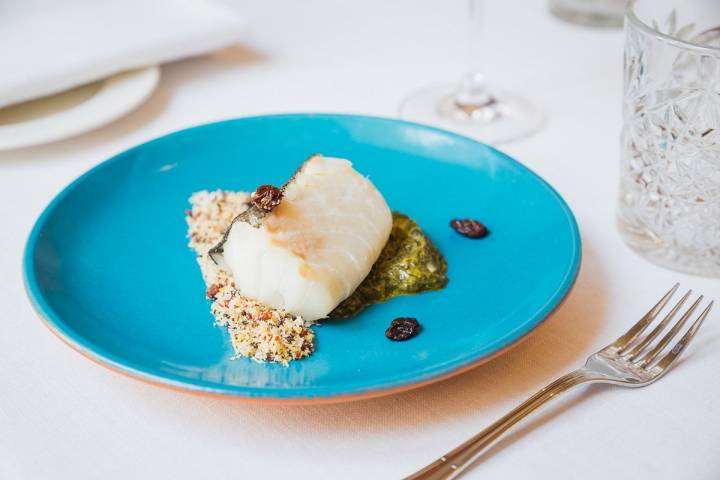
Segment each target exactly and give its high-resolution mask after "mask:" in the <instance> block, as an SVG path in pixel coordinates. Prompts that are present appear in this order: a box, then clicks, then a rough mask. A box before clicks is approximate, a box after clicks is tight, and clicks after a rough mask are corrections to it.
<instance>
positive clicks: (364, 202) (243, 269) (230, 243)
mask: <svg viewBox="0 0 720 480" xmlns="http://www.w3.org/2000/svg"><path fill="white" fill-rule="evenodd" d="M229 228H230V231H229V232H228V234H227V237H226V239H225V242H224V244H223V245H222V256H223V258H222V262H223V264H224V266H225V267H226V268H227V269H229V270H230V271H231V272H232V274H233V276H234V278H235V282H236V285H237V287H238V289H239V290H240V292H242V294H243V295H246V296H248V297H251V298H255V299H256V300H259V301H260V302H263V303H265V304H267V305H268V306H270V307H273V308H279V309H284V310H286V311H288V312H291V313H294V314H296V315H300V316H302V317H303V319H305V320H306V321H314V320H318V319H321V318H325V317H326V316H327V315H328V314H329V313H330V312H331V311H332V310H333V309H334V308H335V307H336V306H337V305H338V304H339V303H340V302H341V301H343V300H344V299H345V298H347V297H348V296H350V294H352V293H353V292H354V291H355V289H356V288H357V287H358V285H360V283H361V282H362V281H363V279H364V278H365V277H366V276H367V274H368V273H369V272H370V269H371V268H372V265H373V264H374V263H375V261H376V260H377V259H378V257H379V255H380V252H381V251H382V249H383V247H384V246H385V243H386V242H387V240H388V238H389V236H390V231H391V229H392V214H391V212H390V209H389V208H388V205H387V203H386V202H385V199H384V198H383V196H382V195H381V194H380V192H379V191H378V190H377V189H376V188H375V186H374V185H373V184H372V182H370V180H369V179H367V178H366V177H364V176H363V175H361V174H360V173H358V172H357V171H356V170H355V169H354V168H353V167H352V163H350V162H349V161H348V160H344V159H338V158H330V157H323V156H321V155H315V156H313V157H311V158H310V159H308V160H307V161H306V162H305V163H304V164H303V165H302V166H301V168H300V169H298V171H297V172H296V173H295V175H294V176H293V178H291V179H290V181H288V183H287V184H285V186H284V195H283V198H282V201H281V202H280V205H279V206H278V207H276V208H275V209H274V210H273V211H272V212H270V213H268V214H267V215H266V216H264V218H263V219H262V221H261V223H260V225H259V226H257V223H256V225H255V226H253V225H251V224H249V223H247V222H244V221H235V222H233V224H232V225H231V226H230V227H229Z"/></svg>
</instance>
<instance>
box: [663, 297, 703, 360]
mask: <svg viewBox="0 0 720 480" xmlns="http://www.w3.org/2000/svg"><path fill="white" fill-rule="evenodd" d="M713 303H714V302H710V304H709V305H708V306H707V307H705V310H703V311H702V313H701V314H700V316H699V317H698V319H697V320H695V323H693V324H692V326H690V328H689V329H688V331H687V332H685V335H683V337H682V338H681V339H680V341H678V342H677V343H676V344H675V345H674V346H673V348H672V350H670V351H669V352H668V353H667V354H666V355H665V356H664V357H663V358H661V359H660V361H659V362H658V363H657V365H656V368H659V369H660V371H661V372H662V371H665V370H666V369H667V368H668V367H669V366H670V365H672V364H673V362H675V360H677V359H678V357H680V355H681V354H682V352H683V350H685V348H686V347H687V346H688V344H689V343H690V341H691V340H692V339H693V337H694V336H695V334H696V333H697V331H698V330H700V327H701V326H702V323H703V321H704V320H705V318H706V317H707V316H708V314H709V313H710V309H711V308H712V306H713Z"/></svg>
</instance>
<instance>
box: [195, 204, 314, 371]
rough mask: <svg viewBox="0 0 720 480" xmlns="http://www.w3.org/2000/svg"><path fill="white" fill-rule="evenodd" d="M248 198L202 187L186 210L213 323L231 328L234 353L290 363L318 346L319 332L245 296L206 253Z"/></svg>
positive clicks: (220, 236)
mask: <svg viewBox="0 0 720 480" xmlns="http://www.w3.org/2000/svg"><path fill="white" fill-rule="evenodd" d="M249 200H250V195H248V194H247V193H244V192H231V191H223V190H216V191H212V192H209V191H206V190H203V191H200V192H196V193H194V194H192V196H190V204H191V206H192V208H191V209H189V210H186V212H185V214H186V221H187V224H188V238H189V246H190V248H192V249H193V250H194V251H195V253H196V255H197V261H198V264H199V265H200V270H201V272H202V276H203V279H204V280H205V284H206V286H207V290H206V296H207V298H208V299H210V300H212V305H211V306H210V311H211V312H212V314H213V316H214V317H215V323H216V325H218V326H221V327H225V328H227V330H228V333H229V334H230V338H231V341H232V345H233V349H234V351H235V356H236V357H248V358H251V359H253V360H255V361H258V362H277V363H280V364H283V365H286V366H287V365H288V364H289V362H290V361H292V360H298V359H301V358H304V357H307V356H309V355H310V354H312V353H313V351H314V350H315V345H314V338H315V334H314V333H313V331H312V330H311V329H310V328H309V324H308V323H307V322H305V321H304V320H303V319H302V318H301V317H299V316H295V315H293V314H291V313H289V312H286V311H284V310H276V309H273V308H270V307H268V306H266V305H263V304H262V303H259V302H257V301H255V300H253V299H250V298H248V297H245V296H243V295H242V294H241V292H240V291H238V290H237V288H236V285H235V281H234V280H233V278H232V276H231V275H229V274H228V273H227V272H226V271H225V270H223V269H221V268H220V267H218V266H217V265H216V264H215V262H213V261H212V259H211V258H210V256H209V255H208V251H209V250H210V249H211V248H212V247H213V246H215V245H216V244H217V243H218V242H219V241H220V239H221V238H222V236H223V234H224V233H225V230H226V229H227V227H228V226H229V225H230V223H231V222H232V220H233V219H234V218H235V217H236V216H238V215H239V214H240V213H242V212H243V211H245V209H247V206H248V202H249Z"/></svg>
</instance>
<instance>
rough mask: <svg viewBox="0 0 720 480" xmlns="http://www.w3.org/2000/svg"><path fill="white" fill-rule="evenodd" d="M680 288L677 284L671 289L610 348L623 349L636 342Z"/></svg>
mask: <svg viewBox="0 0 720 480" xmlns="http://www.w3.org/2000/svg"><path fill="white" fill-rule="evenodd" d="M679 286H680V284H679V283H676V284H675V286H674V287H673V288H671V289H670V291H669V292H667V293H666V294H665V295H663V297H662V298H661V299H660V301H659V302H658V303H657V304H655V306H654V307H653V308H651V309H650V311H649V312H647V313H646V314H645V316H643V317H642V318H641V319H640V321H638V322H637V323H636V324H635V325H633V326H632V327H630V330H628V331H627V332H625V334H624V335H623V336H621V337H620V338H618V339H617V340H615V341H614V342H613V343H612V344H611V345H610V346H611V347H617V348H621V349H622V348H625V347H627V346H628V345H630V343H632V341H633V340H635V339H636V338H637V337H638V336H639V335H640V334H641V333H642V332H644V331H645V329H646V328H647V326H648V325H650V323H651V322H652V321H653V320H654V319H655V317H657V315H658V313H660V310H662V309H663V308H664V307H665V305H667V302H668V300H670V297H672V296H673V295H674V294H675V292H676V291H677V289H678V287H679Z"/></svg>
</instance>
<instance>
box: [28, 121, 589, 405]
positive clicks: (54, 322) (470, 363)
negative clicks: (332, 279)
mask: <svg viewBox="0 0 720 480" xmlns="http://www.w3.org/2000/svg"><path fill="white" fill-rule="evenodd" d="M287 118H294V119H303V118H308V119H315V118H326V119H333V118H340V119H346V120H348V119H356V120H360V121H381V122H390V123H400V124H404V125H407V126H410V127H413V128H420V129H426V130H430V131H433V132H435V133H438V134H442V135H449V136H451V137H455V138H458V139H462V140H463V141H471V142H473V143H476V144H478V145H480V146H482V147H483V148H485V149H489V150H490V151H492V152H493V153H494V154H495V155H497V156H499V157H502V158H503V159H504V160H505V161H508V162H510V163H511V164H513V165H514V166H516V167H518V168H520V169H521V170H524V171H526V172H527V173H529V174H530V175H531V176H532V177H533V178H535V179H536V180H538V181H539V182H540V183H541V184H542V186H543V187H544V188H545V189H546V190H548V192H549V193H550V194H552V195H553V196H554V197H555V199H556V200H557V201H558V204H559V206H561V208H562V211H563V212H564V214H565V216H566V218H567V220H568V225H569V226H570V228H571V235H572V252H571V263H570V267H569V269H568V270H567V271H566V273H565V276H564V278H563V279H562V281H561V282H560V283H559V285H558V287H557V289H556V290H555V292H554V293H553V295H552V296H550V297H549V298H548V299H547V300H546V302H545V304H544V305H543V306H542V307H539V308H538V312H539V313H536V314H535V316H537V317H538V319H537V321H536V323H535V324H533V325H531V326H530V327H529V328H527V330H525V331H522V332H521V333H519V334H518V335H517V336H513V333H514V332H516V331H517V329H515V330H513V331H510V332H508V333H507V334H506V336H510V337H513V338H511V339H510V340H508V341H507V342H505V343H503V344H502V345H500V346H499V347H498V348H497V349H496V350H494V351H492V352H488V353H487V354H485V355H480V356H477V357H475V358H472V359H470V360H466V361H465V362H454V363H453V364H452V365H450V366H447V365H440V366H438V367H436V368H434V369H433V370H432V371H430V372H428V373H426V374H424V375H423V376H422V377H417V376H416V377H414V378H412V379H401V380H397V379H395V380H393V379H390V380H386V384H385V385H382V386H376V387H370V388H368V387H365V388H354V389H349V390H348V391H347V392H342V393H332V392H323V391H320V392H317V393H305V394H301V395H298V394H297V392H301V391H303V390H305V391H306V392H308V391H312V390H313V388H312V387H310V388H308V387H303V388H302V389H277V388H275V389H273V388H258V387H250V386H242V385H240V386H231V385H221V384H214V385H213V386H210V385H207V383H209V382H205V381H202V380H193V379H183V380H176V379H174V378H171V377H169V376H163V375H156V374H154V373H150V372H147V371H144V370H143V369H142V368H136V367H135V366H133V365H132V364H131V362H123V361H122V358H119V357H116V356H115V355H113V354H111V353H109V352H106V351H105V350H104V349H103V348H101V347H100V346H98V345H96V344H93V343H92V342H90V341H87V340H85V339H84V338H83V337H82V336H81V335H77V334H76V333H75V332H73V331H72V330H71V329H69V328H67V326H66V325H65V324H66V323H67V322H65V321H63V320H62V317H61V316H60V315H59V314H57V313H56V312H55V311H54V310H53V309H52V308H51V307H50V306H49V305H48V303H47V302H46V301H45V299H44V297H43V294H42V292H41V288H40V287H39V284H38V281H37V278H36V275H35V266H36V262H35V260H34V255H33V253H34V252H35V251H36V247H37V243H38V240H39V237H40V235H41V233H42V231H43V228H44V226H45V224H46V222H47V220H48V219H49V218H50V216H51V214H52V213H53V212H54V210H55V209H56V208H57V206H58V205H59V204H60V203H61V202H62V201H63V199H64V198H65V197H66V196H67V195H69V194H70V193H71V192H72V191H73V190H74V189H75V188H77V186H78V185H80V184H82V183H83V182H84V181H85V179H86V178H88V177H90V176H91V175H93V174H94V173H95V172H97V171H100V170H102V169H104V168H106V167H107V166H109V165H111V164H114V163H115V162H119V161H123V158H125V157H126V156H128V155H129V154H130V153H132V152H133V151H135V150H137V149H140V148H144V147H146V146H147V145H150V144H153V143H155V142H159V141H165V140H167V139H168V138H170V137H173V136H175V135H181V134H185V133H186V132H188V131H192V130H196V129H203V128H212V127H215V126H217V125H221V124H225V123H234V122H242V121H257V120H273V119H287ZM581 264H582V239H581V236H580V231H579V227H578V224H577V220H576V218H575V215H574V214H573V212H572V210H571V209H570V207H569V205H568V204H567V202H566V201H565V199H564V198H563V197H562V196H561V195H560V194H559V193H558V192H557V191H556V190H555V189H554V188H553V187H552V185H550V184H549V183H548V182H547V181H546V180H545V179H544V178H542V177H541V176H540V175H538V174H537V173H535V172H534V171H533V170H532V169H530V168H529V167H527V166H525V165H523V164H522V163H520V162H519V161H517V160H515V159H513V158H512V157H510V156H509V155H507V154H505V153H503V152H501V151H499V150H497V149H496V148H494V147H492V146H489V145H487V144H484V143H482V142H479V141H477V140H475V139H473V138H470V137H466V136H463V135H460V134H457V133H454V132H450V131H447V130H443V129H440V128H437V127H433V126H429V125H424V124H419V123H415V122H410V121H407V120H402V119H396V118H389V117H379V116H369V115H355V114H344V113H282V114H271V115H255V116H246V117H237V118H230V119H225V120H220V121H216V122H211V123H205V124H200V125H196V126H191V127H189V128H184V129H180V130H176V131H173V132H170V133H167V134H164V135H161V136H159V137H157V138H154V139H151V140H149V141H146V142H143V143H141V144H138V145H136V146H134V147H131V148H129V149H126V150H123V151H121V152H119V153H116V154H114V155H112V156H111V157H110V158H107V159H106V160H104V161H102V162H100V163H98V164H97V165H95V166H93V167H91V168H90V169H88V170H87V171H86V172H84V173H83V174H81V175H80V176H78V177H77V178H76V179H75V180H73V181H72V182H70V183H69V184H68V185H66V186H65V187H64V188H63V189H62V190H61V191H60V192H59V193H58V194H56V195H55V197H53V199H52V200H51V201H50V202H49V203H48V205H47V206H46V207H45V208H44V209H43V211H42V213H41V214H40V215H39V216H38V218H37V219H36V221H35V223H34V225H33V227H32V229H31V231H30V234H29V236H28V239H27V241H26V244H25V249H24V252H23V261H22V266H23V283H24V286H25V290H26V293H27V295H28V298H29V299H30V303H31V305H32V307H33V309H34V310H35V312H36V314H37V315H38V317H39V318H40V320H41V321H42V323H43V324H44V325H45V326H46V327H47V328H48V329H49V330H50V331H51V332H52V333H53V334H55V336H57V337H58V338H59V339H60V340H62V341H63V342H64V343H65V344H67V345H68V346H70V347H71V348H72V349H74V350H75V351H77V352H79V353H80V354H82V355H83V356H85V357H86V358H88V359H90V360H92V361H93V362H95V363H98V364H100V365H102V366H104V367H107V368H109V369H110V370H112V371H115V372H118V373H121V374H124V375H126V376H129V377H132V378H135V379H138V380H141V381H143V382H145V383H150V384H152V385H157V386H162V387H168V388H170V389H173V390H179V391H182V392H184V393H195V394H201V395H210V396H216V397H223V398H234V399H242V400H247V401H251V402H256V403H276V404H285V405H288V404H320V403H340V402H347V401H352V400H360V399H366V398H372V397H379V396H385V395H391V394H394V393H399V392H402V391H406V390H411V389H414V388H419V387H422V386H425V385H429V384H431V383H435V382H439V381H442V380H445V379H447V378H450V377H452V376H455V375H459V374H461V373H463V372H465V371H467V370H470V369H472V368H474V367H477V366H479V365H481V364H483V363H485V362H487V361H489V360H491V359H493V358H495V357H497V356H499V355H502V354H503V353H505V352H506V351H508V350H509V349H511V348H512V347H514V346H516V345H518V344H519V343H521V342H522V341H523V340H525V339H526V338H527V337H529V336H530V335H531V334H532V333H534V332H536V331H537V329H538V327H540V325H542V324H543V323H545V322H546V321H547V319H548V318H549V317H550V316H551V315H552V314H553V313H555V312H556V311H557V309H558V308H559V307H560V306H561V305H562V304H563V302H564V301H565V299H566V298H567V297H568V295H569V293H570V292H571V291H572V288H573V286H574V285H575V282H576V280H577V277H578V274H579V271H580V266H581ZM546 308H549V310H547V311H544V312H543V310H544V309H546ZM321 389H325V390H327V389H328V387H321Z"/></svg>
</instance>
